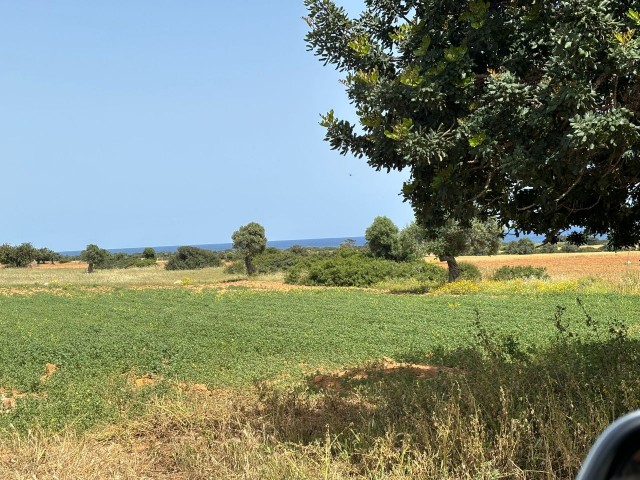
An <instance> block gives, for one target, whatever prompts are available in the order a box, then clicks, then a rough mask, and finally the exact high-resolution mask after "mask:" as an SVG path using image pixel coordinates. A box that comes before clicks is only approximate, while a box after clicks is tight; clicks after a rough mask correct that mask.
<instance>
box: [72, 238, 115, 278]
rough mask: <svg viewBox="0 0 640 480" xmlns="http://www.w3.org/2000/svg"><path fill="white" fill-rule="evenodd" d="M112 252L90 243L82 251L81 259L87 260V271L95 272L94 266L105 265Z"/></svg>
mask: <svg viewBox="0 0 640 480" xmlns="http://www.w3.org/2000/svg"><path fill="white" fill-rule="evenodd" d="M110 256H111V254H110V253H109V252H108V251H107V250H105V249H104V248H100V247H98V246H97V245H94V244H89V245H87V247H86V248H85V249H84V250H83V251H82V252H80V260H82V261H83V262H87V263H88V264H89V266H88V267H87V273H93V270H94V268H100V267H101V266H103V265H104V264H105V263H106V262H107V260H108V259H109V257H110Z"/></svg>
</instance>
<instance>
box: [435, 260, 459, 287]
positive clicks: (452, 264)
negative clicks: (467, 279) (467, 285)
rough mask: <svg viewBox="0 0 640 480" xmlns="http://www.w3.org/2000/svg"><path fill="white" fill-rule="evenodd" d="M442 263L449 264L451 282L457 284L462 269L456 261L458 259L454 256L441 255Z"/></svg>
mask: <svg viewBox="0 0 640 480" xmlns="http://www.w3.org/2000/svg"><path fill="white" fill-rule="evenodd" d="M440 261H441V262H447V267H449V282H455V281H456V280H458V278H460V267H459V266H458V262H457V261H456V257H454V256H453V255H440Z"/></svg>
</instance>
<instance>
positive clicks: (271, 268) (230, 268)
mask: <svg viewBox="0 0 640 480" xmlns="http://www.w3.org/2000/svg"><path fill="white" fill-rule="evenodd" d="M308 254H309V252H308V251H307V250H305V249H304V248H303V247H300V246H299V245H294V246H293V247H291V248H288V249H287V250H280V249H277V248H275V247H267V248H266V249H265V250H264V252H262V253H259V254H258V255H256V256H255V257H254V258H253V266H254V268H255V270H256V272H255V273H258V274H264V273H275V272H286V271H288V270H289V269H290V268H292V267H293V266H294V265H296V264H297V263H298V261H300V260H301V259H303V258H305V257H307V255H308ZM224 271H225V273H231V274H246V273H247V269H246V267H245V264H244V261H243V260H238V259H237V258H235V259H233V263H231V264H230V265H227V266H226V267H225V269H224Z"/></svg>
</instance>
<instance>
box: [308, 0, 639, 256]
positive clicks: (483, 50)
mask: <svg viewBox="0 0 640 480" xmlns="http://www.w3.org/2000/svg"><path fill="white" fill-rule="evenodd" d="M305 5H306V7H307V9H308V12H309V15H308V17H307V21H308V24H309V27H310V30H309V32H308V34H307V36H306V42H307V45H308V47H309V50H311V51H313V52H314V53H315V54H316V55H318V57H319V58H320V60H321V61H322V62H324V63H325V64H329V65H331V66H332V67H335V68H337V69H338V70H340V71H341V72H344V73H345V80H344V85H345V89H346V94H347V97H348V99H349V101H350V102H351V103H352V104H353V105H354V107H355V112H356V115H357V116H358V119H359V123H360V124H359V125H356V124H353V123H351V122H349V121H345V120H341V119H339V118H337V117H336V115H335V114H334V113H333V111H331V112H330V114H328V115H327V116H325V117H323V121H322V125H323V126H324V127H325V128H326V139H327V141H328V142H329V143H330V145H331V148H333V149H337V150H339V151H340V153H342V154H347V153H351V154H354V155H356V156H358V157H365V158H366V160H367V162H368V164H369V165H371V167H373V168H375V169H377V170H383V169H384V170H392V169H396V170H405V169H406V170H409V171H410V172H411V176H410V179H409V180H408V181H407V182H406V183H405V185H404V187H403V189H402V192H403V195H404V197H405V198H406V199H407V200H408V201H410V202H411V204H412V206H413V207H414V210H415V213H416V219H417V222H418V223H419V224H420V225H421V226H423V227H425V228H427V230H428V231H434V230H436V229H438V228H443V227H445V226H447V222H449V221H456V222H459V223H460V224H462V225H469V224H470V222H471V220H472V219H473V218H477V217H481V218H485V217H488V216H494V217H496V218H498V219H499V222H500V223H501V226H505V227H508V228H515V229H517V230H518V231H520V232H523V233H529V232H533V233H537V234H544V235H546V236H547V238H550V239H551V238H553V237H555V236H557V235H558V233H559V232H561V231H563V230H568V229H569V228H572V227H584V228H586V229H588V230H589V231H590V232H591V233H593V234H607V235H608V237H609V239H610V241H611V242H612V245H613V246H614V247H616V248H619V247H623V246H631V245H637V244H640V228H638V224H640V188H638V181H637V179H638V162H639V161H640V122H639V120H638V119H639V118H640V102H638V101H637V98H638V95H637V92H638V90H639V89H640V77H639V76H638V72H639V71H640V37H639V36H638V35H637V33H636V29H637V27H638V22H639V20H638V15H640V14H638V12H637V9H638V5H637V2H636V0H620V1H615V2H614V1H611V0H605V1H598V0H585V1H577V0H558V1H553V2H552V1H547V0H543V1H542V2H531V1H524V0H515V1H511V2H488V1H483V0H473V1H471V0H469V1H464V2H453V1H451V2H442V1H439V0H408V1H406V2H396V1H380V2H377V1H376V2H365V11H364V12H363V13H362V14H361V15H360V16H358V17H355V18H350V17H349V15H348V14H347V13H346V10H345V9H343V8H340V7H338V6H336V4H335V3H334V2H333V1H331V0H305ZM454 247H455V245H454ZM450 250H451V251H448V252H445V253H446V255H447V256H452V255H453V256H455V254H454V253H452V252H453V250H454V248H453V247H452V249H450ZM434 251H435V252H437V251H438V249H435V250H434ZM436 254H438V255H440V253H436Z"/></svg>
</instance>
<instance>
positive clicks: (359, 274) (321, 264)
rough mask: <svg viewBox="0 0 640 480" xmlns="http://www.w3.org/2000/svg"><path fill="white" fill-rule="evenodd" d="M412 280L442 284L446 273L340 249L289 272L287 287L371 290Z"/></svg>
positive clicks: (442, 270)
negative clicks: (296, 285) (303, 286)
mask: <svg viewBox="0 0 640 480" xmlns="http://www.w3.org/2000/svg"><path fill="white" fill-rule="evenodd" d="M407 278H415V279H417V280H420V281H425V282H426V281H429V282H444V281H445V280H446V271H445V270H444V269H443V268H441V267H439V266H438V265H433V264H429V263H425V262H422V261H416V262H400V263H399V262H394V261H392V260H385V259H380V258H372V257H370V256H367V255H365V254H364V253H362V252H360V251H358V250H351V251H349V250H346V249H341V250H338V251H336V252H335V253H334V254H333V255H331V256H329V257H326V256H317V257H312V258H309V259H307V261H303V262H300V263H298V264H297V265H295V266H294V267H292V268H291V269H289V271H288V272H287V276H286V277H285V282H286V283H297V284H303V285H324V286H335V287H370V286H372V285H374V284H376V283H379V282H382V281H385V280H390V279H407Z"/></svg>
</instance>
